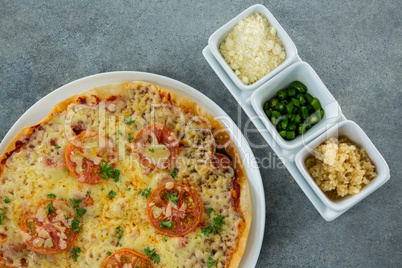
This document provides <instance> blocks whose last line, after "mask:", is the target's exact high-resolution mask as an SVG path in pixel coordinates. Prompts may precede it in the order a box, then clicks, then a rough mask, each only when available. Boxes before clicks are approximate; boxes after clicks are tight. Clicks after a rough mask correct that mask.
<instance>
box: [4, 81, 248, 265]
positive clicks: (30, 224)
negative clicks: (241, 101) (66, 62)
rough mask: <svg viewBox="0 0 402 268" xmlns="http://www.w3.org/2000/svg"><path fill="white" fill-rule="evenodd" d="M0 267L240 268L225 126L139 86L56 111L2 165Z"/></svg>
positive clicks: (240, 197) (233, 173)
mask: <svg viewBox="0 0 402 268" xmlns="http://www.w3.org/2000/svg"><path fill="white" fill-rule="evenodd" d="M0 198H1V200H0V267H105V268H112V267H119V268H137V267H238V266H239V263H240V261H241V259H242V256H243V254H244V250H245V247H246V243H247V236H248V233H249V229H250V224H251V216H252V208H251V200H250V194H249V188H248V182H247V177H246V173H245V171H244V167H243V164H242V162H241V159H240V157H239V155H238V153H237V150H236V148H235V146H234V144H233V142H232V140H231V139H230V137H229V134H228V133H227V132H226V130H225V129H224V127H223V126H222V125H221V124H220V123H219V122H218V121H217V120H216V119H215V118H214V117H213V116H212V115H210V114H209V113H208V112H207V111H205V110H204V109H203V108H202V107H201V106H200V105H198V104H197V103H196V102H194V101H193V100H191V99H189V98H186V97H184V96H182V95H180V94H178V93H176V92H174V91H171V90H168V89H165V88H161V87H158V86H156V85H152V84H149V83H145V82H130V83H116V84H109V85H104V86H100V87H96V88H92V89H90V90H87V91H84V92H82V93H80V94H77V95H75V96H73V97H70V98H68V99H66V100H64V101H63V102H61V103H58V104H57V105H56V106H55V107H54V108H53V109H52V110H51V111H50V113H49V114H48V116H47V117H46V118H44V119H43V120H42V121H41V122H39V123H38V124H36V125H34V126H31V127H27V128H25V129H23V130H21V132H20V133H19V134H18V135H17V136H16V137H15V138H14V140H13V141H12V142H11V143H10V144H9V145H8V147H7V149H6V150H5V152H3V154H2V155H1V157H0Z"/></svg>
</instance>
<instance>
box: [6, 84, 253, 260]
mask: <svg viewBox="0 0 402 268" xmlns="http://www.w3.org/2000/svg"><path fill="white" fill-rule="evenodd" d="M133 86H134V88H140V87H143V86H145V87H155V88H156V89H157V90H158V91H159V92H160V93H161V95H164V100H166V101H170V102H171V103H172V104H174V105H175V106H179V107H180V108H182V109H184V110H185V111H188V112H191V113H193V114H196V115H198V116H205V117H206V118H207V119H208V120H209V122H210V123H211V127H212V129H214V130H217V131H218V132H219V133H221V134H223V135H222V136H219V137H216V138H217V141H218V143H219V144H225V150H226V152H227V153H228V154H229V155H230V156H231V158H232V160H234V169H235V171H236V177H237V179H238V183H239V185H240V189H241V190H240V212H241V213H242V216H243V219H244V224H242V226H239V228H240V229H243V230H242V234H241V236H240V237H239V238H238V244H237V248H236V250H235V251H234V252H233V254H232V257H231V259H230V264H229V267H238V266H239V264H240V262H241V260H242V257H243V254H244V251H245V249H246V245H247V238H248V234H249V231H250V226H251V220H252V204H251V198H250V191H249V185H248V181H247V175H246V172H245V170H244V166H243V163H242V160H241V158H240V156H239V154H238V152H237V149H236V147H235V146H234V144H233V141H232V140H231V138H230V136H229V134H228V133H227V131H226V130H225V129H224V127H223V126H222V124H221V123H220V122H219V121H217V120H216V119H215V118H214V117H213V116H212V115H211V114H209V113H207V112H206V111H205V109H204V108H203V107H202V106H200V105H199V104H198V103H196V102H195V101H193V100H191V99H190V98H187V97H185V96H183V95H181V94H179V93H177V92H175V91H173V90H169V89H165V88H162V87H158V86H156V85H153V84H150V83H146V82H141V81H135V82H123V83H114V84H107V85H103V86H99V87H94V88H91V89H89V90H86V91H83V92H81V93H78V94H76V95H74V96H72V97H70V98H67V99H65V100H64V101H62V102H60V103H58V104H56V105H55V106H54V108H53V109H52V110H51V111H50V112H49V114H48V115H47V116H46V117H45V118H44V119H42V120H41V121H40V122H38V123H37V124H35V125H33V126H29V127H26V128H24V129H22V130H21V131H20V132H19V133H18V134H17V135H16V136H15V137H14V138H13V139H12V141H11V142H10V144H9V145H8V146H7V148H6V149H5V151H4V152H3V153H2V155H1V156H0V163H1V162H2V161H3V160H5V159H7V153H9V152H12V151H13V150H15V149H16V147H17V146H16V143H17V142H18V141H20V140H22V139H29V137H30V136H31V135H32V133H33V132H34V131H35V128H36V127H37V126H38V125H40V124H45V123H47V122H48V121H50V120H51V119H52V118H53V117H54V116H55V115H57V114H59V113H60V112H62V111H65V110H66V109H67V107H68V106H69V105H70V104H71V103H77V102H80V101H81V102H82V101H83V100H84V101H85V99H86V100H87V101H88V100H89V99H90V98H91V97H92V99H93V101H95V102H96V101H98V102H99V100H106V99H108V98H109V97H111V96H116V95H124V94H125V93H126V91H127V90H129V89H131V88H133ZM92 99H91V100H90V101H92ZM3 170H4V165H3V164H0V175H1V173H2V172H3ZM1 259H2V258H1V252H0V264H1Z"/></svg>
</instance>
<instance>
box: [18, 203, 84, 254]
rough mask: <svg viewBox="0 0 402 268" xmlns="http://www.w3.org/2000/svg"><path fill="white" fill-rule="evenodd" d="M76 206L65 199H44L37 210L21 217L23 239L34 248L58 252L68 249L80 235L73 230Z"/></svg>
mask: <svg viewBox="0 0 402 268" xmlns="http://www.w3.org/2000/svg"><path fill="white" fill-rule="evenodd" d="M73 220H74V208H73V207H72V206H71V205H70V204H69V203H67V202H66V201H63V200H55V199H49V200H43V201H42V202H40V203H39V205H38V206H37V208H36V211H35V212H31V211H27V212H25V214H24V215H23V217H22V219H21V225H20V233H21V236H22V240H23V241H24V242H25V244H27V246H28V247H30V248H31V249H32V250H34V251H36V252H39V253H43V254H56V253H59V252H62V251H64V250H66V249H68V248H69V247H70V246H71V245H72V244H73V242H74V241H75V239H76V238H77V236H78V232H75V231H73V227H72V222H73Z"/></svg>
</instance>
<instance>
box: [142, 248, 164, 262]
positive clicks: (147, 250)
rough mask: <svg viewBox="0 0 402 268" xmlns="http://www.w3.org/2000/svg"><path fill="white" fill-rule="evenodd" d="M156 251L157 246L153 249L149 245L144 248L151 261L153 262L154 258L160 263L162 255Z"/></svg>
mask: <svg viewBox="0 0 402 268" xmlns="http://www.w3.org/2000/svg"><path fill="white" fill-rule="evenodd" d="M155 251H156V248H154V249H153V250H151V249H150V248H149V247H147V248H146V249H144V252H145V254H147V255H148V257H149V262H151V261H152V260H153V261H154V262H155V263H159V262H160V261H161V259H160V256H159V255H158V254H156V253H155Z"/></svg>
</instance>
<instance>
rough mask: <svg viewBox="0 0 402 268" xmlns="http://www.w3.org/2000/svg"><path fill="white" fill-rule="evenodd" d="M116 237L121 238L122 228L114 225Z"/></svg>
mask: <svg viewBox="0 0 402 268" xmlns="http://www.w3.org/2000/svg"><path fill="white" fill-rule="evenodd" d="M116 231H117V235H118V238H119V239H121V238H122V237H123V229H121V227H120V226H119V227H116Z"/></svg>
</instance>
